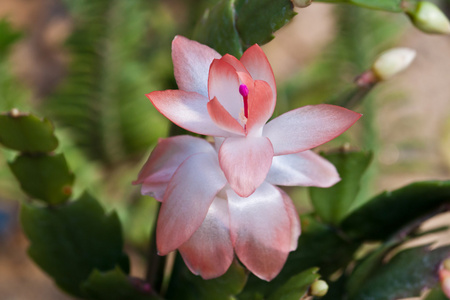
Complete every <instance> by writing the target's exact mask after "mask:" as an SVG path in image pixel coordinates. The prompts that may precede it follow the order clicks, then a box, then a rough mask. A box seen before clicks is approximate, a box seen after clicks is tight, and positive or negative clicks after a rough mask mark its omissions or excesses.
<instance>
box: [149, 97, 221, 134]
mask: <svg viewBox="0 0 450 300" xmlns="http://www.w3.org/2000/svg"><path fill="white" fill-rule="evenodd" d="M147 97H148V98H149V99H150V101H151V102H152V103H153V105H154V106H155V107H156V109H157V110H158V111H159V112H160V113H162V114H163V115H164V116H165V117H166V118H168V119H169V120H170V121H172V122H174V123H175V124H177V125H178V126H180V127H183V128H184V129H186V130H189V131H192V132H195V133H198V134H204V135H213V136H230V133H229V132H227V131H225V130H222V129H220V128H219V127H218V126H217V125H216V124H215V123H214V122H213V120H211V117H210V116H209V113H208V109H207V107H206V105H207V103H208V98H207V97H205V96H202V95H200V94H197V93H193V92H185V91H179V90H166V91H155V92H152V93H150V94H147Z"/></svg>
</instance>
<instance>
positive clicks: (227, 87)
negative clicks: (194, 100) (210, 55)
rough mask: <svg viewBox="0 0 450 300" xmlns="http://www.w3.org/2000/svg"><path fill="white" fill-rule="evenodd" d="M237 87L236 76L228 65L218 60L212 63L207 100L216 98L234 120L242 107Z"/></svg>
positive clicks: (242, 103) (237, 80) (237, 117)
mask: <svg viewBox="0 0 450 300" xmlns="http://www.w3.org/2000/svg"><path fill="white" fill-rule="evenodd" d="M239 85H240V84H239V77H238V74H237V73H236V70H235V69H234V68H233V67H232V66H231V65H230V64H228V63H226V62H225V61H222V60H218V59H216V60H214V61H213V63H212V64H211V68H210V70H209V78H208V95H209V99H213V98H214V97H216V98H217V100H219V102H220V104H222V106H223V107H224V108H225V109H226V110H227V111H228V112H229V113H230V115H231V116H232V117H233V118H235V119H239V114H240V113H241V111H242V109H243V107H244V102H243V100H242V96H241V94H239Z"/></svg>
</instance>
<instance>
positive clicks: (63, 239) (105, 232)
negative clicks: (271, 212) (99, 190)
mask: <svg viewBox="0 0 450 300" xmlns="http://www.w3.org/2000/svg"><path fill="white" fill-rule="evenodd" d="M20 218H21V223H22V227H23V230H24V232H25V235H26V236H27V237H28V239H29V240H30V243H31V245H30V247H29V249H28V254H29V256H30V257H31V258H32V259H33V261H34V262H35V263H36V264H37V265H39V267H40V268H41V269H42V270H44V271H45V272H46V273H47V274H48V275H49V276H51V277H52V278H53V280H55V282H56V284H57V285H58V286H59V287H61V288H62V289H63V290H65V291H66V292H68V293H70V294H72V295H75V296H79V297H81V296H82V293H81V291H80V284H81V283H82V282H83V281H85V280H86V279H87V278H88V277H89V275H90V274H91V272H92V271H93V270H94V269H98V270H100V271H108V270H111V269H114V268H115V266H116V265H119V266H120V267H121V268H122V270H123V271H124V272H127V273H128V271H129V261H128V257H127V256H126V255H125V254H124V252H123V251H122V249H123V240H122V232H121V226H120V221H119V218H118V216H117V214H116V213H115V212H113V213H110V214H108V215H105V211H104V210H103V208H102V207H101V206H100V204H99V203H98V202H97V200H95V199H94V198H92V197H91V196H90V195H88V194H84V195H83V196H81V197H80V199H79V200H77V201H75V202H71V203H68V204H66V205H62V206H58V207H51V208H47V207H38V206H34V205H29V204H24V205H23V206H22V209H21V214H20Z"/></svg>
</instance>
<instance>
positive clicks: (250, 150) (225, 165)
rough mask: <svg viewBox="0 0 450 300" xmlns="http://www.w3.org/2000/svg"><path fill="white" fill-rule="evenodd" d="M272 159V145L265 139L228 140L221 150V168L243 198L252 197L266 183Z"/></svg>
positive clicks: (238, 138) (233, 187)
mask: <svg viewBox="0 0 450 300" xmlns="http://www.w3.org/2000/svg"><path fill="white" fill-rule="evenodd" d="M272 157H273V149H272V145H271V144H270V141H269V140H268V139H267V138H265V137H246V138H244V137H242V138H241V137H235V138H233V137H232V138H227V139H225V141H224V142H223V144H222V146H221V147H220V150H219V162H220V167H221V168H222V170H223V172H224V173H225V177H226V178H227V180H228V182H229V184H230V186H231V188H232V189H233V190H234V191H235V192H236V193H237V194H238V195H239V196H241V197H248V196H250V195H251V194H252V193H253V192H254V191H255V189H256V188H257V187H258V186H259V185H260V184H261V183H262V182H263V181H264V179H265V178H266V175H267V173H268V172H269V169H270V165H271V164H272Z"/></svg>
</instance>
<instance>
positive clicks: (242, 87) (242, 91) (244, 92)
mask: <svg viewBox="0 0 450 300" xmlns="http://www.w3.org/2000/svg"><path fill="white" fill-rule="evenodd" d="M239 93H240V94H241V95H242V97H243V98H244V116H245V118H247V119H248V87H247V86H246V85H245V84H241V85H240V86H239Z"/></svg>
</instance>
